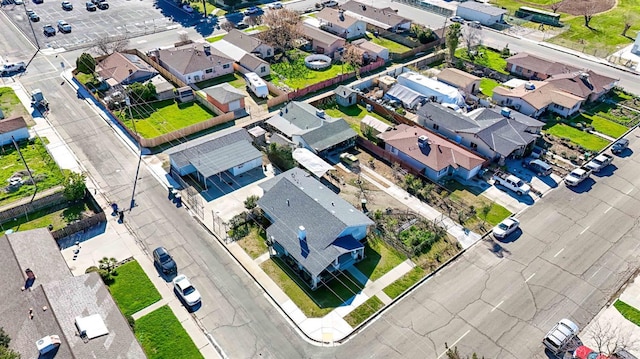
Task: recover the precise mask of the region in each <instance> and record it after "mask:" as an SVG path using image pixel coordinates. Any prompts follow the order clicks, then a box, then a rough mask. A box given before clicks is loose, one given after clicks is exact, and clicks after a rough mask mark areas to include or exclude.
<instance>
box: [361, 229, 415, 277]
mask: <svg viewBox="0 0 640 359" xmlns="http://www.w3.org/2000/svg"><path fill="white" fill-rule="evenodd" d="M364 254H365V258H364V259H363V260H362V261H360V262H358V263H356V264H355V267H356V268H358V270H359V271H360V272H362V274H364V275H365V276H367V277H368V278H369V279H370V280H376V279H379V278H380V277H382V276H383V275H385V274H386V273H387V272H389V271H390V270H392V269H393V268H395V267H396V266H397V265H398V264H400V263H402V262H403V261H405V260H406V259H407V257H406V256H405V255H403V254H402V253H400V252H398V251H397V250H395V249H394V248H393V247H391V246H389V245H387V244H386V243H385V242H384V241H383V240H382V239H380V238H377V237H373V236H369V238H368V240H367V243H366V245H365V247H364Z"/></svg>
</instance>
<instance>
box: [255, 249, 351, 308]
mask: <svg viewBox="0 0 640 359" xmlns="http://www.w3.org/2000/svg"><path fill="white" fill-rule="evenodd" d="M260 267H261V268H262V270H264V271H265V273H267V275H268V276H269V277H271V279H273V281H274V282H276V283H277V284H278V286H279V287H280V289H282V290H283V291H284V292H285V293H286V294H287V296H288V297H289V298H290V299H291V300H292V301H293V302H294V303H295V304H296V305H297V306H298V308H300V310H302V312H303V313H304V314H305V315H306V316H307V317H310V318H320V317H323V316H325V315H327V314H328V313H329V312H331V311H332V310H334V309H336V308H337V307H338V306H340V305H342V304H344V302H345V301H347V300H348V299H350V298H352V297H353V296H355V295H356V294H357V293H359V292H360V291H361V290H362V288H363V287H362V285H361V284H360V283H358V281H357V280H356V279H355V278H353V277H352V276H350V275H349V274H344V273H343V274H340V275H338V276H337V277H336V278H334V279H333V280H331V281H330V282H329V283H328V284H327V285H324V286H321V287H320V288H318V289H316V290H315V291H312V290H311V289H310V288H309V287H308V286H307V284H305V283H304V282H302V280H301V279H300V278H298V276H296V274H295V273H294V272H293V271H292V270H291V269H289V267H287V265H286V264H285V263H284V262H282V261H281V260H280V259H278V258H271V259H269V260H267V261H266V262H264V263H262V264H261V265H260Z"/></svg>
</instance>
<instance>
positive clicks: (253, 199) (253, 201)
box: [244, 194, 260, 210]
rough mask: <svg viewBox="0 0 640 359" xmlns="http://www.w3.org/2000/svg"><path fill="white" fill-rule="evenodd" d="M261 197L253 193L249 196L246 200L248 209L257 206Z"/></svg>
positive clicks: (245, 203) (245, 205)
mask: <svg viewBox="0 0 640 359" xmlns="http://www.w3.org/2000/svg"><path fill="white" fill-rule="evenodd" d="M259 199H260V197H258V196H257V195H255V194H252V195H251V196H249V197H247V199H245V200H244V208H246V209H248V210H252V209H254V208H256V206H257V205H258V200H259Z"/></svg>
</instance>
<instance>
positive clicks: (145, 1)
mask: <svg viewBox="0 0 640 359" xmlns="http://www.w3.org/2000/svg"><path fill="white" fill-rule="evenodd" d="M70 2H71V4H72V5H73V10H71V11H65V10H63V9H62V6H61V1H58V0H45V1H44V3H42V4H35V3H33V2H32V1H28V2H25V4H24V5H15V4H13V3H11V4H5V5H3V6H2V8H1V10H2V11H3V12H4V13H5V14H6V15H7V16H8V18H9V19H11V21H12V22H13V23H14V24H15V25H16V26H17V27H18V29H19V30H20V31H22V32H23V33H24V34H25V35H26V36H27V37H28V38H29V39H31V41H33V42H34V43H37V44H39V45H40V48H42V49H45V48H54V49H59V48H65V49H66V50H70V49H75V48H81V47H87V46H91V45H93V44H95V42H96V41H97V40H98V39H101V38H106V37H110V36H111V37H114V36H127V37H128V38H133V37H136V36H141V35H144V34H151V33H154V32H160V31H164V30H168V29H171V28H175V27H177V25H178V24H182V25H187V26H188V25H192V24H193V23H195V22H196V21H197V19H195V18H194V17H193V15H191V14H187V13H186V12H185V11H183V10H181V9H180V8H178V7H177V6H176V5H175V3H174V2H171V1H166V0H159V1H153V0H137V1H130V0H108V3H109V8H108V9H106V10H100V9H97V10H96V11H87V9H86V6H85V1H81V0H71V1H70ZM27 9H32V10H34V11H35V12H36V13H37V14H38V16H39V17H40V21H38V22H32V21H30V20H29V18H28V16H27V14H26V10H27ZM58 20H65V21H67V22H68V23H69V24H70V25H71V26H72V31H71V32H70V33H61V32H59V31H57V30H58V29H57V23H58ZM30 25H32V26H33V31H32V29H31V26H30ZM45 25H52V26H53V27H54V28H56V34H55V35H54V36H50V37H47V36H45V35H44V33H43V26H45ZM34 33H35V39H34Z"/></svg>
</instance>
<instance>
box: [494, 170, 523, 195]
mask: <svg viewBox="0 0 640 359" xmlns="http://www.w3.org/2000/svg"><path fill="white" fill-rule="evenodd" d="M493 180H494V181H495V184H497V185H498V184H499V185H502V186H503V187H506V188H507V189H510V190H512V191H514V192H515V193H517V194H518V195H520V196H521V195H523V194H529V191H530V190H531V187H530V186H529V185H528V184H526V183H525V182H524V181H523V180H521V179H520V178H518V177H516V176H514V175H512V174H510V173H506V172H496V173H495V174H494V175H493Z"/></svg>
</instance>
